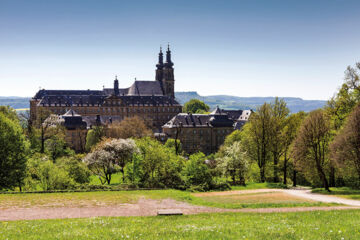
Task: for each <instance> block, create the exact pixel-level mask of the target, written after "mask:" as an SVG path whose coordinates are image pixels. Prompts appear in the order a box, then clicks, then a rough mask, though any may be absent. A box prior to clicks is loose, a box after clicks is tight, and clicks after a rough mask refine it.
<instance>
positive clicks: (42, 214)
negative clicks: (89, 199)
mask: <svg viewBox="0 0 360 240" xmlns="http://www.w3.org/2000/svg"><path fill="white" fill-rule="evenodd" d="M262 192H286V193H287V194H291V195H295V196H297V197H302V198H307V199H311V200H315V201H322V202H336V203H340V204H347V205H350V206H331V207H284V208H257V209H251V208H244V209H221V208H212V207H204V206H195V205H191V204H188V203H185V202H179V201H175V200H173V199H163V200H152V199H145V198H141V199H140V200H139V201H138V202H137V203H135V204H118V205H115V206H94V207H54V208H45V207H43V208H41V207H37V208H9V209H3V210H0V221H14V220H33V219H59V218H87V217H100V216H106V217H115V216H155V215H156V214H157V211H158V210H160V209H180V210H181V211H182V212H183V213H184V214H198V213H211V212H256V213H271V212H304V211H319V210H322V211H329V210H346V209H360V201H355V200H348V199H342V198H338V197H333V196H327V195H320V194H312V193H310V191H309V190H283V189H256V190H243V191H228V192H210V193H198V194H196V195H198V196H208V195H232V194H244V193H262Z"/></svg>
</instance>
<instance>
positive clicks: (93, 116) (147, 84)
mask: <svg viewBox="0 0 360 240" xmlns="http://www.w3.org/2000/svg"><path fill="white" fill-rule="evenodd" d="M173 66H174V63H173V62H172V61H171V51H170V48H169V46H168V49H167V51H166V59H165V62H164V61H163V53H162V50H161V48H160V53H159V61H158V64H156V75H155V81H139V80H135V82H134V83H133V84H132V85H131V86H130V87H128V88H119V81H118V79H117V78H115V80H114V87H113V88H104V89H103V90H45V89H42V90H39V91H38V92H37V93H36V94H35V96H34V97H33V98H32V99H31V100H30V120H31V121H32V122H33V123H35V121H36V120H37V119H38V118H39V113H40V112H41V109H43V110H48V111H50V112H51V113H53V114H57V115H65V113H67V112H68V111H70V110H72V112H71V116H74V115H75V114H74V112H75V113H76V117H78V118H79V117H80V116H81V117H82V121H84V122H86V124H87V128H90V127H91V126H92V125H96V124H98V123H99V122H100V123H101V124H105V125H106V124H110V123H112V122H115V121H121V120H123V119H124V118H126V117H134V116H138V117H140V118H142V119H144V120H145V122H146V123H147V124H148V125H149V126H152V128H153V130H154V132H160V131H161V127H162V126H163V125H164V124H165V123H166V122H168V121H169V120H170V119H172V118H173V117H174V116H176V115H177V114H178V113H180V112H181V110H182V106H181V105H180V104H179V103H178V102H177V101H176V100H175V93H174V91H175V90H174V88H175V86H174V85H175V78H174V67H173ZM67 115H69V113H68V114H67Z"/></svg>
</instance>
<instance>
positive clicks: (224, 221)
mask: <svg viewBox="0 0 360 240" xmlns="http://www.w3.org/2000/svg"><path fill="white" fill-rule="evenodd" d="M359 226H360V210H346V211H314V212H297V213H212V214H199V215H185V216H168V217H164V216H163V217H159V216H156V217H114V218H109V217H101V218H87V219H62V220H32V221H14V222H0V239H21V240H22V239H204V240H205V239H286V240H291V239H312V240H316V239H338V240H340V239H360V228H359Z"/></svg>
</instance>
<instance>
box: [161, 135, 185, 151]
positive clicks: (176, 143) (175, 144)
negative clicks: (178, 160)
mask: <svg viewBox="0 0 360 240" xmlns="http://www.w3.org/2000/svg"><path fill="white" fill-rule="evenodd" d="M165 147H167V148H169V149H173V150H174V152H175V154H179V153H181V152H182V144H181V142H180V140H179V139H176V140H175V139H172V138H169V139H168V140H166V142H165Z"/></svg>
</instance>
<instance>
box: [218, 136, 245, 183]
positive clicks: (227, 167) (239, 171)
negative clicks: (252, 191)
mask: <svg viewBox="0 0 360 240" xmlns="http://www.w3.org/2000/svg"><path fill="white" fill-rule="evenodd" d="M217 162H218V168H220V170H221V171H222V172H223V174H224V175H226V174H230V176H231V177H232V180H233V184H235V183H236V176H238V177H239V181H240V184H242V185H245V176H246V173H247V171H248V169H249V161H248V156H247V155H246V152H245V151H244V150H243V146H242V145H241V143H240V141H236V142H234V143H233V144H232V145H230V146H228V147H226V148H225V156H224V157H222V158H219V159H217Z"/></svg>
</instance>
